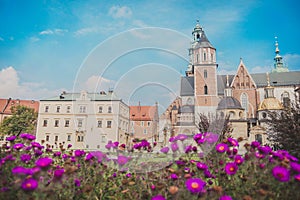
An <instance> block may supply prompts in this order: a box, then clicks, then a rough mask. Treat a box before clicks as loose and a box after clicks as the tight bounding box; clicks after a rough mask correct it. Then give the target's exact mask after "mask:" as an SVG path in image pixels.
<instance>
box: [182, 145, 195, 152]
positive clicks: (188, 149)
mask: <svg viewBox="0 0 300 200" xmlns="http://www.w3.org/2000/svg"><path fill="white" fill-rule="evenodd" d="M192 150H193V147H192V145H187V146H186V147H185V148H184V152H185V153H189V152H191V151H192Z"/></svg>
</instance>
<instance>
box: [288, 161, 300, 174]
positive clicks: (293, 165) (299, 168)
mask: <svg viewBox="0 0 300 200" xmlns="http://www.w3.org/2000/svg"><path fill="white" fill-rule="evenodd" d="M290 166H291V169H292V170H294V171H296V172H298V173H300V164H298V163H295V162H290Z"/></svg>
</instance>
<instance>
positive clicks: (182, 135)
mask: <svg viewBox="0 0 300 200" xmlns="http://www.w3.org/2000/svg"><path fill="white" fill-rule="evenodd" d="M187 138H188V136H187V135H185V134H179V135H177V136H176V137H175V141H176V140H180V141H184V140H186V139H187Z"/></svg>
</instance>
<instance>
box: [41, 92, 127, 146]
mask: <svg viewBox="0 0 300 200" xmlns="http://www.w3.org/2000/svg"><path fill="white" fill-rule="evenodd" d="M128 127H129V107H128V106H127V105H126V104H125V103H124V102H122V100H121V99H119V98H117V97H116V96H115V94H114V93H113V92H112V91H109V92H108V93H105V92H103V91H102V92H100V93H87V92H85V91H82V92H81V93H65V92H64V93H62V94H61V95H59V96H55V97H53V98H48V99H43V100H41V101H40V107H39V116H38V124H37V135H36V136H37V141H38V142H44V143H45V144H49V145H51V146H53V148H58V147H59V146H60V145H62V144H64V145H65V146H66V145H67V144H72V146H73V148H76V149H78V148H80V149H104V148H105V145H106V144H107V142H108V141H109V140H111V141H120V142H122V141H124V140H125V138H126V135H125V133H128V130H129V129H128Z"/></svg>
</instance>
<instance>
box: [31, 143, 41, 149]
mask: <svg viewBox="0 0 300 200" xmlns="http://www.w3.org/2000/svg"><path fill="white" fill-rule="evenodd" d="M30 144H31V146H32V147H37V148H41V144H40V143H38V142H31V143H30Z"/></svg>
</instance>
